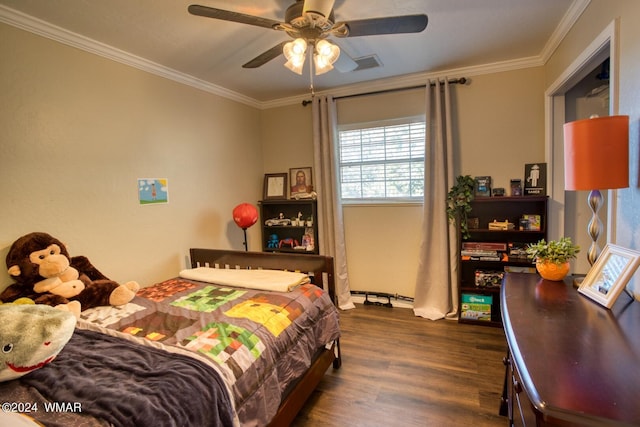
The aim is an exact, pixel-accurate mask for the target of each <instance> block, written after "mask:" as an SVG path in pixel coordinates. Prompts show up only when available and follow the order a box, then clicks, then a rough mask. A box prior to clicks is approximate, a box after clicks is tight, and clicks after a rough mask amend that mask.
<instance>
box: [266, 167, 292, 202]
mask: <svg viewBox="0 0 640 427" xmlns="http://www.w3.org/2000/svg"><path fill="white" fill-rule="evenodd" d="M262 197H263V199H264V200H278V199H286V198H287V174H286V173H268V174H265V175H264V194H263V196H262Z"/></svg>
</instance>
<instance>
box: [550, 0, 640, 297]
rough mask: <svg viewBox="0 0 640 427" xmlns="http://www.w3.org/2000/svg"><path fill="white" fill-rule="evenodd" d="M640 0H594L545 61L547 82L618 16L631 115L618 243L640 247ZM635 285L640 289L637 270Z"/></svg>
mask: <svg viewBox="0 0 640 427" xmlns="http://www.w3.org/2000/svg"><path fill="white" fill-rule="evenodd" d="M638 16H640V2H638V1H636V0H591V3H590V4H589V7H588V8H587V9H586V10H585V12H584V13H583V14H582V16H581V17H580V19H579V20H578V22H577V23H576V24H575V25H574V27H573V28H572V30H571V31H570V32H569V34H568V35H567V37H566V38H565V39H564V40H563V42H562V43H561V45H560V46H559V48H558V49H557V50H556V52H555V53H554V55H553V56H552V57H551V58H550V60H549V61H548V63H547V64H546V65H545V81H546V85H551V84H552V83H553V82H554V81H556V80H557V79H558V78H559V77H560V76H561V75H562V74H563V73H564V71H565V70H566V69H567V68H568V67H569V66H570V65H571V64H572V62H573V61H574V60H575V58H576V57H578V56H579V55H580V54H581V53H582V52H583V51H585V50H586V49H587V47H589V44H590V43H591V42H592V41H593V40H594V39H595V38H596V37H597V36H598V35H599V34H600V33H601V32H602V31H603V30H604V29H605V28H606V27H607V26H608V25H609V24H610V23H611V22H612V21H614V20H616V19H617V20H619V58H620V62H619V64H618V69H619V80H618V82H619V91H618V94H617V96H618V99H619V109H618V113H619V114H624V115H628V116H629V188H628V189H625V190H619V191H618V198H619V199H618V203H617V205H618V211H617V215H616V223H617V229H616V235H615V238H614V239H613V240H614V241H615V242H616V243H617V244H619V245H621V246H624V247H628V248H632V249H636V250H640V227H639V226H638V224H640V190H639V186H640V185H639V182H638V176H639V173H640V172H639V170H638V164H639V160H638V159H639V157H640V153H639V149H638V147H639V144H640V138H639V134H640V130H639V125H638V122H639V119H640V79H639V78H638V76H640V50H639V49H638V46H639V45H640V26H639V25H638V22H637V17H638ZM632 287H633V288H634V289H635V292H636V294H638V293H639V292H640V287H639V285H638V273H636V275H635V277H634V283H633V285H632Z"/></svg>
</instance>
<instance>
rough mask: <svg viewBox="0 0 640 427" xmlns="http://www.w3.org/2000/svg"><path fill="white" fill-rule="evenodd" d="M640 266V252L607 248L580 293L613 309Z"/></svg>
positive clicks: (594, 265) (613, 247)
mask: <svg viewBox="0 0 640 427" xmlns="http://www.w3.org/2000/svg"><path fill="white" fill-rule="evenodd" d="M638 265H640V252H637V251H634V250H631V249H627V248H623V247H621V246H617V245H613V244H611V243H609V244H607V246H605V248H604V250H603V251H602V253H601V254H600V256H599V257H598V259H597V260H596V262H595V263H593V266H591V268H590V269H589V272H588V273H587V276H586V277H585V278H584V280H583V281H582V284H580V287H579V288H578V292H580V293H581V294H583V295H585V296H587V297H589V298H591V299H592V300H594V301H595V302H597V303H598V304H600V305H602V306H604V307H606V308H611V307H612V306H613V304H614V303H615V302H616V299H617V298H618V296H619V295H620V292H622V290H623V289H624V288H625V286H626V285H627V282H629V279H631V276H633V273H635V271H636V269H637V268H638Z"/></svg>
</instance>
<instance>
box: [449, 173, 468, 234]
mask: <svg viewBox="0 0 640 427" xmlns="http://www.w3.org/2000/svg"><path fill="white" fill-rule="evenodd" d="M474 185H475V181H474V179H473V178H472V177H471V176H470V175H460V176H459V177H457V178H456V183H455V184H454V185H453V186H452V187H451V189H450V190H449V193H447V216H448V217H449V220H450V221H457V222H458V226H459V228H460V233H461V235H462V238H463V239H468V238H469V237H471V235H470V234H469V225H468V223H467V219H468V218H467V217H468V215H469V212H471V201H472V200H473V189H474Z"/></svg>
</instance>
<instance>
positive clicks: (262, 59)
mask: <svg viewBox="0 0 640 427" xmlns="http://www.w3.org/2000/svg"><path fill="white" fill-rule="evenodd" d="M285 43H287V42H286V41H284V42H282V43H279V44H277V45H275V46H274V47H272V48H271V49H269V50H267V51H265V52H262V53H261V54H260V55H258V56H256V57H255V58H253V59H252V60H251V61H249V62H247V63H246V64H244V65H243V66H242V68H258V67H260V66H262V65H264V64H266V63H267V62H269V61H271V60H272V59H274V58H277V57H278V56H279V55H280V54H282V48H283V47H284V45H285Z"/></svg>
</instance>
